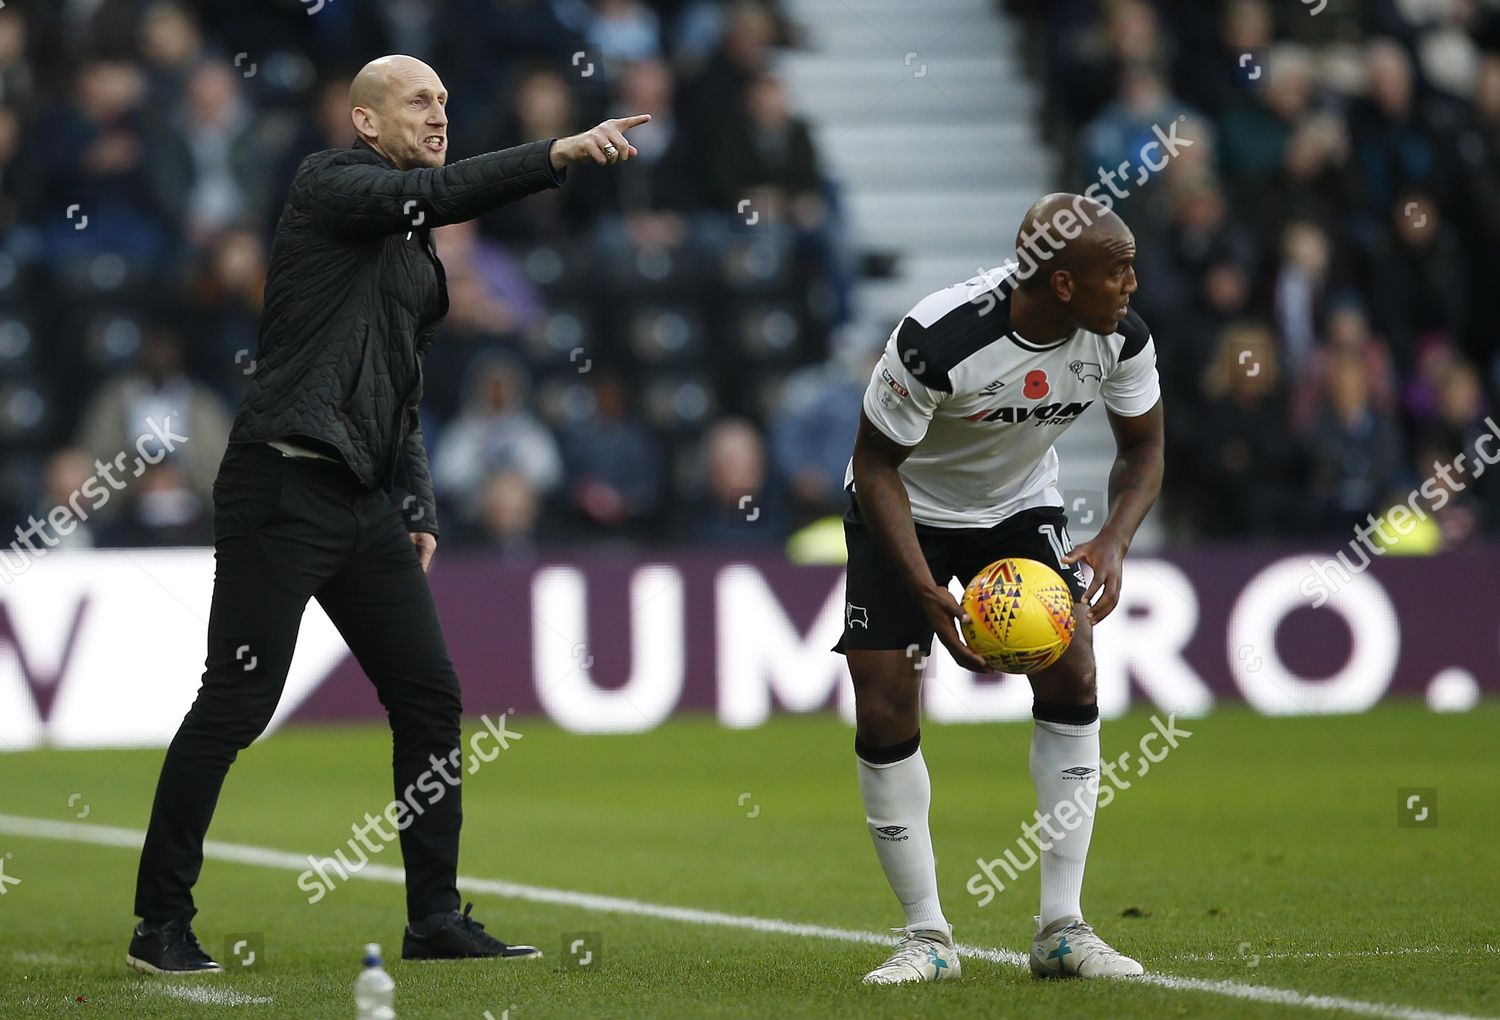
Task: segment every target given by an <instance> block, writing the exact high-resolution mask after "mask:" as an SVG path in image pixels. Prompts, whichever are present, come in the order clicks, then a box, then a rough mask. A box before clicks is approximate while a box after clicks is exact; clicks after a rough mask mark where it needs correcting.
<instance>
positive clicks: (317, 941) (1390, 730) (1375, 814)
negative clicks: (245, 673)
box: [0, 703, 1500, 1020]
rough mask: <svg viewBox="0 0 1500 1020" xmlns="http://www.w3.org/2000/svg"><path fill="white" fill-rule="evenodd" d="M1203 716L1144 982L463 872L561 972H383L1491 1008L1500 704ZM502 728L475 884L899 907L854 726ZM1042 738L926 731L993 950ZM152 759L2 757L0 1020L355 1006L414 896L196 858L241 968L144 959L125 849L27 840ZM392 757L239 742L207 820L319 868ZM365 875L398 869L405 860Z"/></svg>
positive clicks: (485, 773)
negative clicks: (891, 967)
mask: <svg viewBox="0 0 1500 1020" xmlns="http://www.w3.org/2000/svg"><path fill="white" fill-rule="evenodd" d="M1185 725H1186V726H1187V727H1188V728H1189V729H1190V730H1191V731H1192V734H1193V735H1192V737H1191V738H1190V739H1188V740H1186V741H1184V742H1183V744H1182V745H1181V746H1180V747H1179V748H1178V749H1177V750H1175V751H1173V752H1172V753H1171V754H1170V755H1169V756H1168V757H1167V758H1166V759H1165V760H1163V761H1161V762H1160V763H1159V764H1156V765H1154V766H1152V768H1151V771H1150V772H1149V774H1147V775H1145V776H1142V777H1139V778H1137V779H1136V780H1135V781H1134V782H1133V785H1132V787H1131V788H1130V789H1129V790H1121V791H1120V792H1119V793H1118V794H1117V795H1116V797H1115V799H1114V802H1113V803H1111V804H1110V805H1109V806H1107V807H1105V808H1104V809H1103V810H1102V811H1101V813H1100V817H1099V820H1098V824H1097V825H1096V827H1095V831H1094V840H1093V850H1092V853H1091V859H1090V867H1089V873H1088V880H1087V882H1086V884H1085V887H1084V907H1085V910H1086V911H1087V913H1088V915H1089V917H1090V920H1091V921H1093V922H1094V924H1095V926H1096V927H1097V928H1098V930H1099V931H1100V933H1101V934H1102V935H1103V936H1104V937H1105V938H1106V939H1108V940H1110V941H1111V942H1113V943H1114V944H1115V945H1117V946H1118V947H1119V948H1121V949H1122V950H1125V951H1127V952H1129V953H1131V954H1133V955H1135V956H1137V957H1138V958H1140V959H1141V960H1142V962H1143V963H1144V964H1145V965H1146V968H1147V971H1148V976H1149V975H1170V976H1173V977H1175V978H1180V979H1183V980H1181V981H1171V980H1166V979H1160V980H1156V981H1155V982H1154V983H1151V982H1142V981H1116V982H1090V983H1084V982H1077V981H1074V982H1035V981H1033V980H1032V979H1031V978H1030V977H1029V975H1028V974H1027V973H1026V972H1025V971H1024V970H1023V969H1021V968H1020V967H1017V966H1015V965H1014V964H1013V963H1011V962H1004V961H1003V960H995V959H990V960H987V959H983V958H978V957H972V956H971V957H969V958H967V959H966V960H965V965H964V974H963V977H962V979H961V980H959V981H955V982H945V983H943V984H940V985H929V986H922V987H903V988H865V987H862V986H861V985H860V983H859V979H860V977H861V976H862V975H863V974H864V973H865V971H866V970H868V969H870V968H871V967H873V966H875V965H876V964H877V963H878V962H879V961H880V960H881V959H882V957H883V955H884V952H883V950H882V948H881V947H880V946H878V945H872V944H865V943H860V942H858V941H853V940H851V939H850V938H849V937H843V938H841V937H838V934H837V933H836V932H834V933H823V934H817V933H813V932H809V931H805V930H799V931H795V932H788V931H777V930H757V929H755V928H751V927H744V926H739V927H735V926H729V925H726V924H722V923H710V924H704V923H691V922H689V921H688V920H685V919H680V918H671V917H662V916H659V914H658V915H655V916H653V915H652V914H650V913H640V912H628V911H626V912H622V911H619V910H601V909H599V907H600V906H604V905H607V904H599V903H586V902H580V901H578V900H577V899H576V898H572V899H570V898H569V897H566V896H564V897H556V898H553V899H552V900H551V901H548V898H547V896H546V895H530V898H517V897H515V896H502V895H499V894H498V892H499V889H498V887H496V886H494V885H493V884H492V885H491V886H490V887H489V888H488V890H487V891H473V890H470V892H472V899H473V900H474V901H475V914H476V916H479V917H480V918H481V919H482V920H484V921H485V922H486V923H487V924H488V926H489V928H490V929H491V930H492V931H493V932H495V933H496V934H498V935H499V936H500V937H502V938H505V939H508V940H510V941H516V942H520V941H529V942H534V943H536V944H538V945H541V946H542V947H543V948H544V949H545V951H546V953H547V955H546V957H545V958H544V959H542V960H537V961H526V962H516V963H510V964H495V963H493V962H463V963H439V964H409V965H403V964H402V963H401V962H400V961H399V960H393V961H391V962H390V963H389V969H390V971H391V973H392V974H393V976H394V977H395V981H396V988H397V1008H398V1013H399V1015H400V1016H401V1017H402V1018H403V1020H412V1018H452V1017H467V1018H472V1020H483V1018H485V1017H486V1016H488V1017H489V1018H490V1020H532V1018H543V1017H558V1018H576V1017H757V1018H758V1017H849V1018H856V1017H857V1018H861V1020H867V1018H877V1017H893V1018H909V1017H929V1016H930V1017H995V1016H1014V1017H1028V1016H1031V1017H1039V1018H1048V1020H1051V1018H1064V1017H1121V1018H1133V1017H1151V1018H1160V1017H1197V1016H1202V1017H1267V1018H1269V1017H1296V1016H1319V1015H1323V1016H1328V1015H1357V1012H1352V1011H1351V1008H1352V1009H1354V1010H1355V1011H1362V1012H1363V1015H1370V1016H1387V1017H1392V1018H1400V1020H1418V1018H1423V1017H1429V1018H1437V1017H1440V1016H1447V1015H1450V1014H1457V1015H1466V1016H1480V1017H1497V1016H1500V879H1497V877H1496V876H1497V872H1500V840H1497V838H1496V836H1497V834H1500V764H1497V758H1496V754H1495V748H1496V747H1497V746H1500V744H1497V742H1496V741H1497V738H1496V733H1497V732H1500V705H1496V704H1493V703H1487V704H1485V705H1483V706H1481V707H1480V708H1479V709H1477V710H1476V711H1473V712H1470V713H1467V714H1463V715H1451V716H1438V715H1433V714H1431V713H1429V712H1427V711H1426V710H1425V709H1422V708H1420V707H1419V706H1416V705H1410V704H1395V705H1386V706H1382V707H1381V708H1379V709H1377V710H1375V711H1373V712H1370V713H1368V714H1366V715H1361V716H1352V717H1332V718H1293V719H1268V718H1263V717H1260V716H1256V715H1254V714H1252V713H1250V712H1248V711H1246V710H1244V709H1236V708H1229V709H1224V710H1220V711H1217V712H1215V713H1214V714H1213V715H1211V716H1209V717H1207V718H1204V719H1198V720H1193V721H1189V722H1187V723H1186V724H1185ZM512 728H513V729H517V730H519V731H520V732H521V733H522V734H524V736H523V737H522V739H521V740H519V741H517V742H516V743H515V744H514V745H513V746H512V747H511V748H510V749H509V750H507V751H505V752H504V753H503V754H501V755H500V756H499V757H498V758H497V759H496V760H495V761H494V762H492V763H490V764H487V765H484V766H483V767H482V768H481V769H480V771H479V772H478V773H477V774H475V775H473V776H469V777H467V778H466V781H465V790H464V802H465V803H464V806H465V827H464V852H463V862H462V869H461V870H462V872H463V874H464V875H465V876H466V877H472V878H475V879H487V880H492V883H493V881H495V880H498V881H505V882H511V883H518V884H522V885H525V886H527V887H540V888H544V889H554V890H567V891H570V892H573V893H584V894H595V895H599V896H607V897H619V898H623V899H628V900H631V901H636V902H638V903H641V904H651V905H655V906H667V907H678V908H687V909H690V910H699V911H711V912H719V913H723V914H732V915H737V916H743V917H754V918H764V919H770V920H774V921H781V922H787V923H790V924H796V925H816V926H826V927H828V928H832V929H840V930H844V931H848V932H864V933H878V932H883V931H885V930H886V929H888V928H890V927H891V926H892V925H895V924H898V923H899V922H900V916H899V911H898V909H897V906H896V903H895V901H894V898H893V897H892V896H891V894H890V892H889V890H888V889H887V888H886V886H885V884H884V881H883V880H882V878H881V876H880V873H879V869H878V866H877V863H876V860H875V855H874V853H873V851H872V850H871V847H870V842H869V837H868V836H867V835H866V833H865V830H864V825H863V815H862V812H861V809H860V806H859V800H858V795H857V787H856V782H855V772H854V766H853V762H852V760H851V756H852V733H851V731H850V730H849V729H848V728H847V727H845V726H844V725H842V724H841V723H839V722H838V721H837V720H836V719H834V718H832V717H830V716H800V717H779V718H778V719H776V720H775V721H774V722H773V723H772V724H770V725H768V726H766V727H764V728H762V729H757V730H750V731H743V732H735V731H726V730H723V729H721V728H719V727H718V726H717V725H715V724H714V723H713V722H712V721H711V720H709V719H705V718H691V717H689V718H681V719H677V720H674V721H673V722H671V723H669V724H667V725H665V726H663V727H661V728H660V729H658V730H656V731H654V732H652V733H648V734H643V735H638V736H612V737H581V736H575V735H571V734H568V733H565V732H562V731H560V730H558V729H556V728H555V727H551V726H548V725H546V724H543V723H542V722H540V721H534V720H527V719H522V720H519V721H517V722H514V723H513V725H512ZM1150 728H1151V724H1150V721H1149V715H1147V714H1145V713H1134V714H1132V715H1130V716H1127V717H1126V718H1123V719H1117V720H1112V721H1109V722H1106V724H1105V726H1104V735H1103V741H1104V753H1105V757H1106V758H1110V757H1112V756H1116V755H1118V754H1119V753H1120V752H1122V751H1124V750H1127V749H1133V748H1134V747H1135V746H1136V745H1137V743H1138V742H1139V740H1140V738H1141V737H1142V736H1143V735H1144V734H1145V733H1147V732H1148V731H1149V730H1150ZM1029 740H1030V726H1029V725H1028V724H1005V725H985V726H930V727H928V728H926V729H925V731H924V739H923V748H924V751H925V754H926V756H927V760H928V763H929V765H930V767H931V770H932V775H933V789H934V796H933V814H932V824H933V830H934V836H935V839H936V842H937V848H938V855H939V858H938V866H939V879H940V883H941V887H942V890H943V895H944V900H945V906H946V909H947V911H948V915H949V918H950V920H952V921H953V922H954V925H955V929H956V931H955V934H956V936H957V937H958V939H959V940H960V941H961V942H963V943H968V944H970V945H973V946H979V947H988V948H990V949H992V950H1007V951H1021V952H1024V951H1026V950H1027V949H1028V947H1029V938H1030V933H1029V926H1030V923H1031V915H1032V913H1033V911H1034V910H1035V907H1036V898H1037V876H1036V873H1035V871H1034V870H1033V871H1031V872H1028V873H1026V874H1024V875H1023V876H1022V877H1021V879H1020V881H1019V882H1018V883H1017V884H1016V885H1015V887H1014V888H1009V889H1007V890H1005V891H1004V892H1003V893H1001V894H1000V895H999V896H997V897H996V898H995V899H994V901H993V902H991V903H990V904H988V905H987V906H984V907H980V906H979V905H978V901H977V898H976V897H975V896H974V895H972V894H971V893H970V892H968V891H967V890H966V883H967V882H968V881H969V878H970V876H971V875H973V874H974V873H975V872H976V867H975V862H976V859H978V858H981V857H983V858H985V859H990V858H995V857H998V856H1000V854H1001V852H1002V851H1003V850H1004V849H1005V848H1006V847H1007V846H1010V845H1012V844H1013V842H1014V841H1015V839H1016V837H1017V835H1018V833H1019V831H1020V824H1021V822H1022V821H1023V820H1024V819H1026V818H1027V817H1029V813H1030V811H1031V810H1032V806H1033V793H1032V788H1031V782H1030V779H1029V777H1028V774H1027V765H1026V756H1027V747H1028V745H1029ZM160 760H161V752H160V751H145V752H140V751H132V752H79V751H72V752H61V751H39V752H24V753H4V754H0V791H3V797H0V815H3V816H4V817H3V818H0V854H3V858H0V862H3V874H4V875H5V876H7V878H8V879H9V881H6V882H4V883H0V888H3V889H4V894H3V895H0V1016H3V1017H12V1016H15V1017H21V1016H25V1017H33V1016H48V1017H51V1016H68V1017H84V1016H90V1017H137V1016H148V1015H149V1016H155V1017H204V1016H220V1015H224V1014H225V1013H226V1012H228V1013H232V1014H233V1015H235V1016H241V1017H254V1018H260V1017H266V1018H269V1017H297V1018H306V1017H314V1018H322V1017H349V1016H353V1013H354V1008H353V998H352V993H351V983H352V982H353V980H354V977H355V975H356V973H357V971H358V964H359V956H360V951H361V947H362V946H363V944H364V943H365V942H368V941H379V942H381V943H382V944H383V945H384V946H385V947H386V950H387V954H388V960H389V959H390V958H391V957H393V956H395V955H398V954H399V946H400V932H401V926H402V923H403V921H404V917H403V909H402V906H403V899H402V893H401V889H400V886H399V885H397V884H392V883H391V882H389V881H381V880H378V876H376V877H374V878H371V877H365V878H358V879H354V880H351V881H350V882H348V883H347V884H344V885H341V886H339V887H338V888H336V889H334V890H333V891H332V892H330V893H329V894H328V895H327V896H326V897H325V898H324V899H323V900H322V901H321V902H319V903H317V904H315V905H309V904H308V903H307V898H308V897H307V895H306V893H305V892H304V891H303V890H302V889H299V888H298V887H297V881H296V878H297V875H296V872H295V871H294V870H292V868H291V866H290V865H288V864H285V863H283V864H282V865H281V866H280V867H276V866H271V865H268V864H267V863H264V862H263V863H244V862H231V861H226V860H210V861H209V862H208V863H207V865H206V867H205V871H204V876H203V879H202V881H201V882H200V884H199V887H198V904H199V915H198V919H197V922H196V928H197V931H198V934H199V936H200V938H201V939H202V940H203V942H204V944H205V946H206V947H207V948H208V949H209V951H210V952H211V953H214V954H216V955H218V956H219V958H220V959H221V962H225V963H228V964H231V969H230V971H229V972H228V973H226V974H223V975H217V976H212V977H201V978H188V979H182V978H178V979H173V980H164V979H160V978H148V977H144V976H141V975H137V974H134V973H132V972H130V971H128V970H127V969H126V968H125V966H124V963H123V957H124V952H125V948H126V943H127V941H128V936H129V932H130V925H131V923H132V918H131V914H130V908H131V894H132V887H133V881H134V876H135V865H136V852H135V850H134V849H133V848H131V847H128V846H110V845H99V844H96V843H89V842H80V841H78V840H76V839H71V838H39V837H38V836H37V835H35V834H33V835H18V834H17V831H18V828H19V827H22V823H19V822H17V821H15V819H18V818H26V819H43V820H47V821H48V822H50V823H52V824H54V825H58V826H60V827H59V828H57V829H56V833H57V834H59V835H67V834H69V833H73V832H75V831H77V830H74V829H72V828H71V827H72V826H79V827H87V826H114V827H124V828H128V829H132V830H139V829H141V828H143V827H144V824H145V821H146V817H147V812H148V808H149V805H150V797H151V793H152V789H153V786H154V783H155V778H156V770H157V768H158V765H159V763H160ZM389 760H390V752H389V735H388V733H387V732H386V731H384V730H383V729H381V728H379V727H376V726H370V727H356V728H300V729H290V730H287V731H284V732H282V733H279V734H277V735H275V736H273V737H271V738H270V739H268V740H267V741H265V742H263V743H261V744H259V745H257V746H256V747H254V748H252V749H251V750H249V751H248V752H246V753H245V754H243V755H242V756H241V758H240V761H239V763H238V764H237V765H236V766H235V768H234V770H233V771H232V772H231V773H230V776H229V781H228V783H227V785H226V787H225V790H224V795H223V798H222V799H221V801H220V805H219V811H218V815H217V817H216V819H215V822H214V828H213V830H212V832H211V833H210V837H211V838H212V839H214V840H217V841H221V842H224V843H230V844H237V845H246V846H253V847H260V848H267V849H271V850H276V851H283V852H289V853H291V854H295V855H298V856H300V855H305V854H308V853H315V854H319V855H329V854H332V853H333V851H334V850H335V849H336V848H338V847H340V846H343V845H344V841H345V840H346V839H347V838H348V837H349V827H350V825H351V824H352V823H354V822H355V821H356V820H358V819H359V818H360V817H361V815H362V813H363V812H364V811H371V812H378V811H379V810H381V809H382V808H383V807H384V805H385V804H386V802H387V801H388V799H389V797H390V789H389V782H390V780H389ZM1405 788H1434V789H1435V790H1436V810H1435V814H1429V816H1428V819H1427V821H1426V822H1424V823H1422V824H1419V825H1415V826H1402V825H1398V818H1399V805H1398V792H1397V791H1398V790H1401V789H1405ZM79 815H85V817H83V818H82V819H81V820H80V819H79V817H78V816H79ZM1433 821H1435V822H1436V825H1431V824H1430V823H1431V822H1433ZM375 863H376V864H378V865H381V866H385V867H391V866H399V864H400V860H399V855H398V851H397V850H396V848H395V847H392V848H390V849H389V850H387V851H385V852H383V853H382V854H381V855H379V856H378V857H376V859H375ZM16 880H19V881H16ZM461 891H463V890H462V889H461ZM466 898H470V897H468V896H466ZM240 933H253V934H254V935H255V937H256V940H257V944H258V946H259V955H258V957H257V960H256V962H255V964H254V965H253V966H251V967H248V968H247V967H240V966H235V965H234V961H233V960H229V959H225V956H224V954H225V952H226V946H225V940H226V939H227V938H228V937H229V936H231V935H234V934H240ZM576 933H594V934H596V935H597V936H598V938H599V940H600V941H599V942H598V943H597V944H596V947H595V948H596V949H597V953H596V955H595V956H594V957H593V958H592V960H591V963H590V966H588V967H584V968H578V967H573V966H564V965H565V964H570V963H576V961H577V959H578V957H576V956H575V957H571V958H570V957H569V956H568V954H566V953H565V952H564V946H563V942H564V939H565V937H571V936H572V935H574V934H576ZM1247 989H1248V990H1247ZM1273 990H1281V991H1282V992H1285V993H1288V994H1286V995H1283V996H1281V997H1277V995H1276V993H1275V992H1274V991H1273ZM1320 996H1321V997H1333V999H1335V1000H1338V1001H1329V1000H1328V999H1320V998H1316V997H1320ZM194 997H196V998H194ZM1351 1002H1352V1004H1353V1005H1352V1007H1351ZM1360 1004H1364V1005H1363V1006H1361V1005H1360ZM1330 1007H1333V1008H1330Z"/></svg>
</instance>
